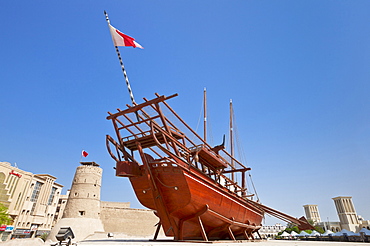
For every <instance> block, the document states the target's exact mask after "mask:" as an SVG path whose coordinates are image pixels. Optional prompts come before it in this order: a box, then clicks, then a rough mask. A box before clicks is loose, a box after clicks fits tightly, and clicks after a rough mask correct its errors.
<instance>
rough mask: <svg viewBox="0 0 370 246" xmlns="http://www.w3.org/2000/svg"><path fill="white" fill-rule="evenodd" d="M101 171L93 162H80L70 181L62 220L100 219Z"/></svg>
mask: <svg viewBox="0 0 370 246" xmlns="http://www.w3.org/2000/svg"><path fill="white" fill-rule="evenodd" d="M102 173H103V169H101V168H100V167H99V165H98V164H96V163H95V162H81V166H79V167H77V169H76V173H75V176H74V178H73V181H72V187H71V191H70V193H69V197H68V203H67V205H66V208H65V210H64V214H63V218H91V219H100V188H101V180H102Z"/></svg>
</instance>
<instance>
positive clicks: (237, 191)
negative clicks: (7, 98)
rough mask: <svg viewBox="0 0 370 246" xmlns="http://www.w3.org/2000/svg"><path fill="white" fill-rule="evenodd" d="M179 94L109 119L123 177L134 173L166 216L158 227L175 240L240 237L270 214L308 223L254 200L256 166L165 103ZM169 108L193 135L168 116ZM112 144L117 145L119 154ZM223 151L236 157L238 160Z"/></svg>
mask: <svg viewBox="0 0 370 246" xmlns="http://www.w3.org/2000/svg"><path fill="white" fill-rule="evenodd" d="M173 96H175V95H173ZM173 96H170V97H164V96H159V95H157V98H155V99H152V100H146V101H145V102H144V103H142V104H138V105H135V106H133V107H129V108H128V109H126V110H122V111H120V110H119V112H118V113H116V114H110V115H109V116H108V117H107V118H108V119H110V120H112V122H113V125H114V128H115V132H116V134H117V141H115V140H113V139H112V138H111V137H110V136H107V140H106V141H107V148H108V152H109V153H110V155H111V156H112V158H113V159H115V160H116V161H117V175H118V176H124V177H129V179H130V182H131V184H132V187H133V189H134V191H135V194H136V196H137V198H138V199H139V201H140V203H141V204H143V205H144V206H145V207H147V208H150V209H153V210H155V213H156V215H157V216H158V217H159V218H160V225H158V227H157V231H158V230H159V227H160V226H162V228H163V230H164V232H165V234H166V235H167V236H173V237H174V239H175V240H198V239H199V240H204V241H207V240H220V239H225V238H228V237H229V238H231V239H233V240H236V239H239V238H245V237H247V238H248V237H251V236H252V233H254V232H257V231H258V230H259V228H260V227H261V222H262V218H263V216H264V213H265V212H268V213H270V214H272V215H274V216H276V217H278V218H283V219H286V220H289V221H293V222H294V223H303V224H304V223H306V222H304V221H303V220H297V219H295V220H294V218H292V217H289V216H287V215H285V214H283V213H281V212H278V211H276V210H273V209H270V208H268V207H266V206H264V205H261V204H260V203H258V202H255V201H253V200H252V197H253V194H248V195H247V194H246V191H247V189H246V187H245V184H246V180H245V172H246V171H248V170H250V169H249V168H247V167H245V166H244V165H243V164H241V163H240V162H238V161H237V160H235V159H234V158H233V157H232V156H230V154H229V153H227V152H226V151H225V150H224V149H223V148H217V146H216V147H214V148H212V147H211V146H209V145H208V144H207V143H206V142H205V141H204V139H202V138H201V137H199V136H198V135H197V134H196V133H195V132H194V131H193V130H192V129H191V128H190V127H189V126H188V125H187V124H186V123H185V122H184V121H183V120H182V119H181V118H180V117H179V116H178V115H177V114H176V113H175V112H174V111H173V109H172V108H170V107H169V106H168V104H167V103H166V102H165V100H167V99H169V98H171V97H173ZM161 105H164V106H165V107H167V110H166V111H165V110H162V109H161ZM168 111H169V112H170V113H172V117H175V119H177V120H178V121H177V122H180V123H181V124H182V127H184V128H185V130H186V133H187V134H188V133H189V132H190V134H192V136H191V137H190V136H187V135H184V134H183V133H182V132H185V131H183V130H181V131H180V130H179V129H182V128H178V126H177V125H176V124H174V123H173V122H171V121H170V120H169V118H168V117H166V115H165V113H164V112H166V113H168ZM149 113H150V116H149ZM135 115H136V116H137V115H139V117H137V118H136V119H137V120H138V121H137V122H134V121H133V120H131V119H134V118H135ZM130 116H131V117H130ZM109 144H113V146H115V148H116V151H117V153H118V154H117V155H118V158H117V157H116V156H115V155H113V153H112V151H111V150H110V147H109ZM199 146H201V148H198V147H199ZM129 151H131V152H129ZM219 152H220V154H219ZM149 153H150V155H149ZM221 154H222V155H226V156H227V157H230V158H231V160H232V161H231V162H232V164H231V163H230V161H228V160H226V159H225V158H226V157H224V156H222V155H221ZM152 155H154V157H153V156H152ZM121 156H124V160H123V161H122V160H121ZM134 156H135V157H140V159H141V163H140V161H136V160H134ZM234 173H240V174H241V175H242V186H240V185H238V184H237V182H236V181H235V180H234V179H233V178H230V177H229V176H228V175H232V174H234ZM231 188H232V189H231ZM157 236H158V232H156V234H155V238H156V237H157Z"/></svg>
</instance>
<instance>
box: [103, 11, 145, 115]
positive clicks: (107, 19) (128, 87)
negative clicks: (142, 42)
mask: <svg viewBox="0 0 370 246" xmlns="http://www.w3.org/2000/svg"><path fill="white" fill-rule="evenodd" d="M104 15H105V20H106V21H107V23H108V25H109V24H110V21H109V18H108V14H107V12H106V11H105V10H104ZM114 47H115V48H116V53H117V56H118V59H119V62H120V64H121V69H122V72H123V76H124V77H125V80H126V85H127V89H128V93H129V94H130V98H131V102H132V105H133V106H135V105H136V102H135V98H134V94H133V93H132V90H131V86H130V82H129V80H128V76H127V73H126V69H125V66H124V65H123V61H122V58H121V53H120V52H119V49H118V46H116V45H115V46H114ZM136 116H137V118H138V120H139V117H138V115H137V113H136Z"/></svg>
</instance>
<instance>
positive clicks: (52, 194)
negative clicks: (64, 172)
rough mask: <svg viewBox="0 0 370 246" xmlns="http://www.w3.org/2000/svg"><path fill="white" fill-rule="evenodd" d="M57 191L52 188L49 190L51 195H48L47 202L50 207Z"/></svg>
mask: <svg viewBox="0 0 370 246" xmlns="http://www.w3.org/2000/svg"><path fill="white" fill-rule="evenodd" d="M56 191H57V188H55V187H53V188H52V189H51V193H50V196H49V201H48V205H51V204H52V203H53V200H54V196H55V192H56Z"/></svg>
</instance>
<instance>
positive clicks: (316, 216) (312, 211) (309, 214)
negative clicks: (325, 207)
mask: <svg viewBox="0 0 370 246" xmlns="http://www.w3.org/2000/svg"><path fill="white" fill-rule="evenodd" d="M303 208H304V212H305V214H306V219H307V220H312V221H313V222H314V223H319V222H321V218H320V213H319V208H318V207H317V205H304V206H303Z"/></svg>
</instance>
